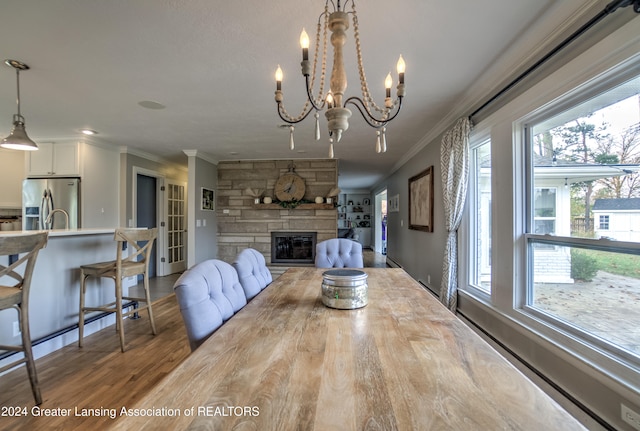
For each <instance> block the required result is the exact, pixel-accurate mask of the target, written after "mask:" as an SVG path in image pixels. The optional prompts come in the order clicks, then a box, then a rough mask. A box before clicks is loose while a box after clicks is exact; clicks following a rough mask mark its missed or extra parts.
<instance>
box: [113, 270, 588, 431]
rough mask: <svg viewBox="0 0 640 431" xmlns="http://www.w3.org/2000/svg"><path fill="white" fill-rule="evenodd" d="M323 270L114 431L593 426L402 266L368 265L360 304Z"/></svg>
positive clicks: (240, 319) (229, 329) (285, 281)
mask: <svg viewBox="0 0 640 431" xmlns="http://www.w3.org/2000/svg"><path fill="white" fill-rule="evenodd" d="M324 271H326V270H323V269H316V268H291V269H288V270H287V271H286V272H285V273H284V274H283V275H281V276H280V277H279V278H278V279H277V280H276V281H274V282H273V283H272V284H271V285H270V286H268V287H267V288H266V289H265V290H263V291H262V292H261V293H260V294H259V295H258V296H257V297H255V298H254V299H253V300H252V301H250V302H249V303H248V304H247V305H246V306H245V307H244V308H243V309H242V310H240V311H239V312H238V313H236V314H235V315H234V316H233V317H232V318H231V319H230V320H229V321H227V322H226V323H225V324H224V325H223V326H222V327H220V328H219V329H218V330H217V331H216V332H215V333H214V334H213V335H212V336H211V337H210V338H209V339H208V340H207V341H206V342H205V343H204V344H202V345H201V346H200V347H199V348H198V349H197V350H195V351H194V352H193V353H192V354H191V355H190V356H189V357H188V358H187V359H186V360H185V361H184V362H183V363H182V364H180V365H179V366H178V367H177V368H176V369H174V370H173V371H172V372H171V373H170V374H169V375H167V376H166V377H165V378H164V379H163V380H162V381H161V382H160V383H159V384H158V385H156V386H155V387H154V388H152V389H151V390H150V391H149V392H148V394H146V396H145V397H144V398H143V399H141V400H140V401H139V402H138V403H137V404H136V405H135V406H127V409H126V410H127V411H123V412H119V413H121V414H120V417H119V418H118V419H117V420H116V421H115V422H114V423H113V426H114V428H115V429H122V430H131V429H149V430H156V429H160V428H162V429H172V430H176V429H203V430H204V429H207V430H209V429H211V430H231V429H234V430H261V431H265V430H278V431H281V430H318V431H326V430H438V431H441V430H535V431H539V430H563V431H567V430H577V429H585V428H584V427H583V426H582V425H581V424H580V423H579V422H578V421H577V420H576V419H574V418H573V417H572V416H571V415H570V414H569V413H567V412H566V411H565V410H563V409H562V408H561V407H560V406H559V405H558V404H557V403H556V402H555V401H553V400H552V399H551V398H550V397H549V396H548V395H546V394H545V393H544V392H543V391H542V390H541V389H539V388H538V387H537V386H536V385H535V384H533V383H532V382H531V381H530V380H528V379H527V378H526V377H525V376H524V375H523V374H521V373H520V372H519V371H518V370H517V369H516V368H515V367H514V366H513V365H512V364H510V363H509V362H508V361H507V360H506V359H505V358H504V357H502V356H501V355H500V354H499V353H498V352H497V351H496V350H494V349H493V348H492V347H491V346H490V345H489V344H488V343H487V342H485V341H484V340H483V339H482V338H480V337H479V336H478V335H477V334H476V333H475V332H474V331H472V330H471V329H470V328H469V327H468V326H467V325H466V324H465V323H464V322H463V321H462V320H460V319H459V318H457V317H456V316H455V315H454V314H453V313H451V312H450V311H449V310H447V309H446V308H445V307H444V306H443V305H442V304H441V303H440V302H439V301H438V300H437V298H435V297H434V296H433V295H432V294H431V293H430V292H429V291H427V290H426V289H425V288H424V287H422V286H421V285H420V284H419V283H417V282H416V281H415V280H413V279H412V278H411V277H410V276H409V275H408V274H407V273H406V272H405V271H403V270H402V269H399V268H365V269H363V271H365V272H366V273H367V275H368V279H367V283H368V305H366V306H365V307H363V308H359V309H353V310H344V309H333V308H328V307H326V306H325V305H323V303H322V301H321V284H322V280H323V277H322V274H323V272H324ZM158 360H162V358H158Z"/></svg>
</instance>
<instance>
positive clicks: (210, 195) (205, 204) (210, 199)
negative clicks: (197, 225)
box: [202, 187, 216, 211]
mask: <svg viewBox="0 0 640 431" xmlns="http://www.w3.org/2000/svg"><path fill="white" fill-rule="evenodd" d="M202 209H203V210H205V211H213V210H215V209H216V192H215V190H212V189H208V188H206V187H202Z"/></svg>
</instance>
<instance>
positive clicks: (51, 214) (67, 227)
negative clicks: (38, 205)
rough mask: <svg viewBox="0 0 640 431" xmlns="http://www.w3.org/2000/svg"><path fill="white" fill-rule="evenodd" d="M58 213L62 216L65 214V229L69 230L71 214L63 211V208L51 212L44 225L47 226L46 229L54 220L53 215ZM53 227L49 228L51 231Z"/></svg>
mask: <svg viewBox="0 0 640 431" xmlns="http://www.w3.org/2000/svg"><path fill="white" fill-rule="evenodd" d="M56 212H61V213H62V214H64V217H65V225H64V228H65V229H69V213H68V212H66V211H65V210H63V209H62V208H56V209H54V210H53V211H51V212H50V213H49V215H48V216H47V218H46V220H45V221H44V225H45V227H46V226H47V225H49V223H51V220H52V219H53V215H54V214H55V213H56ZM51 227H53V226H51ZM51 227H49V229H51Z"/></svg>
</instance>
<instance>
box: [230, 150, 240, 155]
mask: <svg viewBox="0 0 640 431" xmlns="http://www.w3.org/2000/svg"><path fill="white" fill-rule="evenodd" d="M229 155H230V156H237V155H238V152H237V151H229Z"/></svg>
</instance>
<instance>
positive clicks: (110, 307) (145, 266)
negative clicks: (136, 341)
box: [78, 228, 158, 352]
mask: <svg viewBox="0 0 640 431" xmlns="http://www.w3.org/2000/svg"><path fill="white" fill-rule="evenodd" d="M157 236H158V230H157V229H156V228H153V229H116V231H115V235H114V237H113V239H114V240H115V241H116V242H117V248H116V260H112V261H109V262H100V263H92V264H89V265H82V266H81V267H80V270H81V272H82V275H81V278H80V316H79V322H78V330H79V334H78V336H79V339H78V346H79V347H82V340H83V338H84V316H85V313H86V312H89V311H102V312H106V313H116V330H117V331H118V333H119V335H120V350H122V352H124V350H125V349H124V324H123V319H124V317H125V316H130V315H132V314H135V313H137V312H139V311H140V310H144V309H146V310H148V312H149V322H150V324H151V332H152V333H153V335H155V334H156V324H155V322H154V321H153V310H152V309H151V297H150V295H149V258H150V256H151V250H152V249H153V242H154V240H155V239H156V237H157ZM144 241H146V243H144V245H139V244H138V242H144ZM127 244H128V245H129V246H131V247H133V248H132V250H134V252H132V253H130V254H129V256H123V253H122V252H123V250H124V249H125V248H126V247H125V246H126V245H127ZM138 259H139V260H138ZM139 274H142V275H143V280H144V292H145V297H144V298H137V297H132V296H122V279H123V278H124V277H130V276H132V275H139ZM88 277H108V278H112V279H113V280H114V282H115V293H116V300H115V301H114V302H111V303H109V304H105V305H100V306H94V307H86V306H85V294H86V290H87V278H88ZM123 299H126V300H128V301H138V302H144V303H145V304H146V305H145V306H143V307H138V308H134V309H133V310H130V311H127V312H123V311H122V300H123Z"/></svg>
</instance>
